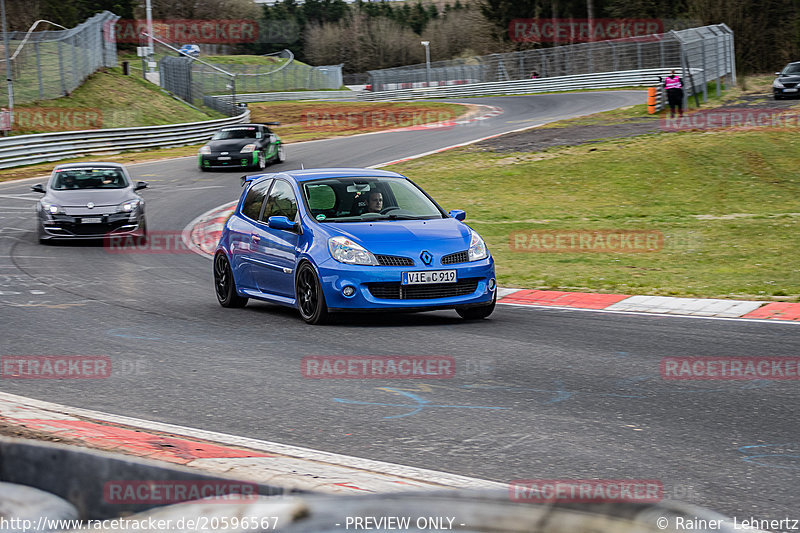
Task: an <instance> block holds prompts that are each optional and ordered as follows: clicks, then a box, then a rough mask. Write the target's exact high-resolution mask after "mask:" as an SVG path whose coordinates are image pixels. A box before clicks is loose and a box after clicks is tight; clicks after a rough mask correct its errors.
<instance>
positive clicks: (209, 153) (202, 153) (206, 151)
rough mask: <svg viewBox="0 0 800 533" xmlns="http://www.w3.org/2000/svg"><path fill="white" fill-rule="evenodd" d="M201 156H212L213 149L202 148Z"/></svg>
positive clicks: (208, 147)
mask: <svg viewBox="0 0 800 533" xmlns="http://www.w3.org/2000/svg"><path fill="white" fill-rule="evenodd" d="M200 155H211V147H210V146H201V147H200Z"/></svg>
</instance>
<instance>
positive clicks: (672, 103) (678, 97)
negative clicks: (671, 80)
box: [667, 89, 683, 115]
mask: <svg viewBox="0 0 800 533" xmlns="http://www.w3.org/2000/svg"><path fill="white" fill-rule="evenodd" d="M667 102H668V103H669V112H670V114H671V115H674V114H675V108H676V107H677V108H678V112H679V113H683V89H667Z"/></svg>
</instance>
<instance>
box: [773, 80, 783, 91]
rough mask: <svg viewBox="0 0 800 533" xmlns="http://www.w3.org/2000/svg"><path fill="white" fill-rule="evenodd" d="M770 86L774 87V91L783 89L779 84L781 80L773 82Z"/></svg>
mask: <svg viewBox="0 0 800 533" xmlns="http://www.w3.org/2000/svg"><path fill="white" fill-rule="evenodd" d="M772 86H773V87H775V88H776V89H783V84H782V83H781V80H775V81H773V82H772Z"/></svg>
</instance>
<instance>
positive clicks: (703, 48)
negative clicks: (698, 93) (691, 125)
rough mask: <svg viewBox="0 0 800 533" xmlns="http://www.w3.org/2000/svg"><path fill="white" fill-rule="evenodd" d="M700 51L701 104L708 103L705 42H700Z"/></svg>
mask: <svg viewBox="0 0 800 533" xmlns="http://www.w3.org/2000/svg"><path fill="white" fill-rule="evenodd" d="M700 50H702V52H703V78H702V82H703V103H704V104H705V103H706V102H708V68H707V66H706V40H705V39H703V40H702V41H700Z"/></svg>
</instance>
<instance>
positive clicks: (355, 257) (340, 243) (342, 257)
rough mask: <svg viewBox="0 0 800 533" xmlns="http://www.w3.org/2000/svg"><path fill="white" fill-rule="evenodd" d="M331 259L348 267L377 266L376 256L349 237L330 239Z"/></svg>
mask: <svg viewBox="0 0 800 533" xmlns="http://www.w3.org/2000/svg"><path fill="white" fill-rule="evenodd" d="M328 249H329V250H330V251H331V257H333V258H334V259H336V260H337V261H339V262H340V263H347V264H348V265H377V264H378V260H377V259H375V256H374V255H372V254H371V253H370V252H368V251H367V250H366V249H364V247H363V246H361V245H360V244H358V243H355V242H353V241H351V240H350V239H348V238H347V237H331V238H330V239H328Z"/></svg>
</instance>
